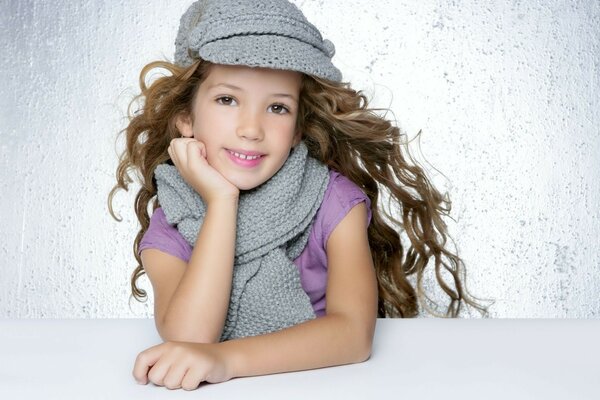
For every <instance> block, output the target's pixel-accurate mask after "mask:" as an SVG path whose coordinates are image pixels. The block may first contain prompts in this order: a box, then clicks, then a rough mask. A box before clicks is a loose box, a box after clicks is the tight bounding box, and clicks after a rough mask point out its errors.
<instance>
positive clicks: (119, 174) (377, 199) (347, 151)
mask: <svg viewBox="0 0 600 400" xmlns="http://www.w3.org/2000/svg"><path fill="white" fill-rule="evenodd" d="M211 65H212V64H211V63H210V62H208V61H205V60H201V59H198V60H197V61H196V62H195V63H194V64H192V65H191V66H189V67H187V68H182V67H179V66H177V65H175V64H172V63H170V62H168V61H154V62H151V63H149V64H147V65H146V66H144V68H143V69H142V71H141V73H140V77H139V84H140V88H141V93H140V94H139V95H137V96H135V97H134V98H133V100H132V101H131V102H130V103H129V106H128V108H127V117H128V119H129V124H128V126H127V127H126V128H125V129H123V130H122V131H120V132H119V133H120V134H121V133H123V132H124V133H125V139H126V148H125V149H124V150H123V152H122V153H121V155H120V158H119V165H118V167H117V171H116V178H117V183H116V185H115V186H114V187H113V188H112V190H111V191H110V193H109V196H108V208H109V212H110V214H111V215H112V216H113V218H115V219H116V220H117V221H121V219H120V218H119V217H117V216H116V215H115V214H114V211H113V207H112V199H113V197H114V195H115V193H116V192H117V191H118V190H120V189H124V190H126V191H127V190H128V189H129V184H130V183H132V182H133V179H132V178H131V176H130V174H129V173H130V172H135V173H136V174H137V177H138V179H139V181H140V184H141V187H140V189H139V191H138V192H137V195H136V197H135V212H136V215H137V218H138V221H139V223H140V225H141V227H140V230H139V232H138V234H137V236H136V238H135V240H134V242H133V252H134V256H135V259H136V260H137V264H138V265H137V267H136V268H135V270H134V271H133V273H132V275H131V292H132V296H133V297H135V298H136V300H138V301H143V300H144V299H145V298H146V297H147V294H146V291H144V290H142V289H140V288H139V287H138V286H137V280H138V279H139V278H140V277H141V276H142V275H143V274H144V273H145V272H144V269H143V266H142V262H141V258H140V256H139V255H138V248H139V244H140V241H141V239H142V237H143V235H144V233H145V232H146V230H147V229H148V226H149V223H150V215H149V213H148V206H149V203H150V202H152V209H153V210H155V209H156V208H157V207H158V206H159V205H158V200H157V198H156V182H155V181H154V179H153V176H154V170H155V168H156V167H157V166H158V165H159V164H162V163H165V162H170V158H169V155H168V152H167V148H168V147H169V143H170V141H171V139H174V138H177V137H180V134H179V132H178V130H177V128H176V127H175V116H176V115H178V114H179V113H181V112H185V113H189V115H192V101H193V99H194V96H195V94H196V91H197V89H198V87H199V85H200V83H201V82H202V81H203V80H204V79H205V78H206V76H207V73H208V72H209V71H210V66H211ZM155 68H161V69H164V70H167V71H168V72H169V75H165V76H162V77H160V78H158V79H156V80H154V81H153V82H152V84H151V85H150V86H147V85H146V77H147V75H148V74H149V73H150V72H151V71H153V70H154V69H155ZM138 101H141V103H142V104H141V105H140V107H139V108H138V109H137V110H136V111H135V112H133V113H132V112H131V108H132V105H134V103H136V102H138ZM377 111H382V110H381V109H373V108H369V107H368V99H367V97H366V96H365V95H364V94H363V93H362V92H361V91H355V90H354V89H352V88H351V87H350V84H349V83H345V82H333V81H329V80H325V79H321V78H318V77H315V76H310V75H306V74H303V77H302V84H301V89H300V104H299V110H298V118H297V122H296V124H297V128H298V129H299V130H300V131H301V132H302V135H303V140H304V141H305V143H306V145H307V147H308V151H309V154H310V155H311V156H312V157H314V158H316V159H318V160H320V161H321V162H322V163H324V164H325V165H327V166H328V167H330V168H332V169H335V170H337V171H339V172H340V173H341V174H343V175H344V176H346V177H347V178H349V179H350V180H352V181H353V182H354V183H355V184H357V185H358V186H359V187H360V188H361V189H362V190H363V191H364V192H365V194H366V195H367V196H369V199H370V200H371V212H372V219H371V223H370V225H369V228H368V238H369V245H370V248H371V253H372V256H373V262H374V266H375V270H376V274H377V282H378V296H379V301H378V313H377V314H378V317H379V318H385V317H415V316H417V315H419V313H420V306H421V307H422V308H425V309H426V310H427V311H428V312H429V313H430V314H432V315H434V316H437V317H458V316H459V313H460V311H461V306H462V305H463V304H467V305H469V306H472V307H473V308H475V309H476V310H478V311H479V312H480V313H481V314H482V315H483V316H484V317H487V316H488V307H489V306H488V307H485V306H483V305H482V304H480V303H478V301H477V300H480V299H477V298H475V297H473V296H471V295H469V293H468V292H467V288H466V272H465V268H464V263H463V261H462V260H461V258H460V257H458V255H456V254H454V253H452V252H451V251H449V250H448V249H446V248H445V247H446V242H447V239H448V233H447V227H446V224H445V223H444V221H443V220H442V216H444V215H446V216H449V213H450V210H451V201H450V200H449V198H448V196H447V194H446V195H442V194H441V193H440V192H438V190H436V188H435V187H434V186H433V185H432V184H431V182H430V181H429V179H428V178H427V176H426V173H425V172H424V170H423V169H422V168H421V167H420V166H419V165H418V162H417V161H416V160H415V159H414V158H413V157H412V155H411V154H410V151H409V148H408V144H409V142H408V141H406V135H404V134H402V133H401V132H400V129H399V128H398V127H396V126H394V125H393V124H392V123H391V122H390V121H388V120H387V119H385V118H384V117H382V116H380V115H378V114H377ZM388 111H389V110H388ZM420 134H421V132H419V134H418V135H417V137H418V136H419V135H420ZM403 150H404V152H405V153H406V155H407V157H408V159H410V160H411V161H412V163H409V162H407V160H406V158H405V156H404V155H403ZM384 197H385V198H387V200H388V202H387V207H386V202H385V199H384ZM394 211H396V212H397V213H399V215H401V219H402V220H401V221H399V220H398V219H396V218H395V217H394ZM401 232H404V233H405V234H406V236H407V237H408V239H409V241H410V243H409V246H408V249H407V250H406V252H405V250H404V246H403V243H402V240H401V235H400V233H401ZM431 258H433V261H434V265H435V277H436V280H437V283H438V284H439V286H440V287H441V289H442V290H443V291H444V292H445V293H446V294H447V295H448V297H449V298H450V301H449V304H448V306H447V309H446V311H445V313H438V312H436V310H434V309H432V308H431V307H430V306H429V304H428V302H429V303H432V304H434V305H435V306H436V307H437V304H436V303H435V302H434V301H433V300H432V299H431V298H429V296H427V294H426V293H425V292H426V291H425V289H424V287H423V277H424V271H425V269H426V266H427V265H428V264H429V261H430V259H431ZM444 271H446V273H449V275H450V276H451V278H452V279H451V280H452V284H451V285H449V284H448V283H447V282H446V281H445V280H444V278H443V277H442V273H443V272H444ZM415 274H416V285H413V284H411V282H410V281H409V279H408V278H409V277H411V275H415Z"/></svg>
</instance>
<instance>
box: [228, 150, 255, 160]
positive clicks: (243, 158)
mask: <svg viewBox="0 0 600 400" xmlns="http://www.w3.org/2000/svg"><path fill="white" fill-rule="evenodd" d="M230 153H231V154H233V155H234V156H236V157H237V158H241V159H242V160H256V159H257V158H259V157H260V156H247V155H245V154H240V153H236V152H235V151H230Z"/></svg>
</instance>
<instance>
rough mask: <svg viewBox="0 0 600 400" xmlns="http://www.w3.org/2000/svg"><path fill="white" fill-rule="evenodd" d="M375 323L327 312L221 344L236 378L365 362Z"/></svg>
mask: <svg viewBox="0 0 600 400" xmlns="http://www.w3.org/2000/svg"><path fill="white" fill-rule="evenodd" d="M374 329H375V326H374V324H373V326H362V325H359V324H357V323H356V322H354V321H352V320H351V318H349V317H347V316H344V315H341V314H340V315H327V316H324V317H321V318H317V319H314V320H310V321H307V322H304V323H302V324H299V325H295V326H292V327H290V328H287V329H283V330H281V331H278V332H273V333H269V334H265V335H260V336H253V337H247V338H242V339H235V340H230V341H226V342H222V343H219V344H218V345H217V346H219V347H220V349H221V351H223V352H224V357H225V359H227V360H228V364H229V365H230V367H231V373H232V374H233V376H232V377H241V376H253V375H267V374H274V373H280V372H289V371H300V370H307V369H315V368H322V367H328V366H334V365H342V364H351V363H357V362H362V361H365V360H367V359H368V358H369V356H370V354H371V345H372V340H373V332H374Z"/></svg>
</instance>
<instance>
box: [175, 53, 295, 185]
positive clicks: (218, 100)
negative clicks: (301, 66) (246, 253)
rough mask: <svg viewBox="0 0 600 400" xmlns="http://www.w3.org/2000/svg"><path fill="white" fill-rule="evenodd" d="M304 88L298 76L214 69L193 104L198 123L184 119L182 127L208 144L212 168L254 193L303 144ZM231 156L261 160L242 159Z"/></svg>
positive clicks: (261, 70) (180, 122)
mask: <svg viewBox="0 0 600 400" xmlns="http://www.w3.org/2000/svg"><path fill="white" fill-rule="evenodd" d="M300 83H301V74H300V73H299V72H294V71H283V70H275V69H266V68H250V67H246V66H237V65H235V66H234V65H219V64H215V65H213V66H212V67H211V70H210V72H209V73H208V76H207V77H206V79H205V80H204V81H203V82H202V83H201V84H200V87H199V88H198V91H197V92H196V97H195V99H194V101H193V103H192V112H193V114H194V122H193V123H192V121H191V119H190V118H185V117H181V118H179V119H178V120H177V128H178V129H179V132H180V133H181V134H182V135H183V136H185V137H194V138H195V139H197V140H199V141H201V142H203V143H204V144H205V146H206V159H207V161H208V163H209V164H210V165H211V166H212V167H213V168H215V169H216V170H217V171H219V172H220V173H221V175H223V176H224V177H225V178H226V179H227V180H228V181H230V182H231V183H232V184H234V185H236V186H237V187H238V188H239V189H240V190H249V189H252V188H255V187H257V186H259V185H260V184H262V183H264V182H266V181H267V180H269V179H270V178H271V177H272V176H273V175H275V173H276V172H277V171H279V169H280V168H281V167H282V166H283V164H284V163H285V161H286V160H287V158H288V156H289V153H290V150H291V149H292V147H293V146H295V145H297V144H298V143H299V142H300V140H301V133H300V132H296V131H295V128H296V118H297V115H298V100H299V94H300ZM232 152H237V153H240V154H247V155H249V156H252V155H256V154H260V155H261V157H260V158H259V159H257V160H250V159H248V160H242V159H240V157H239V156H236V155H234V154H232ZM242 157H243V156H242Z"/></svg>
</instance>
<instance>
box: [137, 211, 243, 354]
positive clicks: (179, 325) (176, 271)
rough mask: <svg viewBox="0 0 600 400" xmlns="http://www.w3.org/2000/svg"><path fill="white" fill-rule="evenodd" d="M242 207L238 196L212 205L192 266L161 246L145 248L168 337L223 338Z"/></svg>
mask: <svg viewBox="0 0 600 400" xmlns="http://www.w3.org/2000/svg"><path fill="white" fill-rule="evenodd" d="M237 206H238V199H232V200H231V201H227V200H222V201H219V202H214V203H209V204H208V206H207V210H206V216H205V218H204V222H203V224H202V227H201V228H200V232H199V233H198V238H197V239H196V244H195V246H194V248H193V250H192V256H191V258H190V260H189V263H188V264H187V266H186V265H185V262H183V261H182V260H179V259H177V258H176V257H173V256H169V255H167V254H165V253H162V252H160V251H159V250H155V249H147V250H144V251H142V254H141V255H142V263H143V265H144V270H145V271H146V273H147V274H148V277H149V278H150V281H151V283H152V287H153V289H154V304H155V317H154V318H155V321H156V327H157V330H158V332H159V334H160V336H161V337H162V339H163V340H165V341H185V342H195V343H216V342H218V341H219V338H220V336H221V333H222V330H223V326H224V323H225V317H226V315H227V308H228V305H229V296H230V292H231V279H232V273H233V256H234V251H235V247H234V246H235V235H236V219H237ZM167 264H168V265H167Z"/></svg>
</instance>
